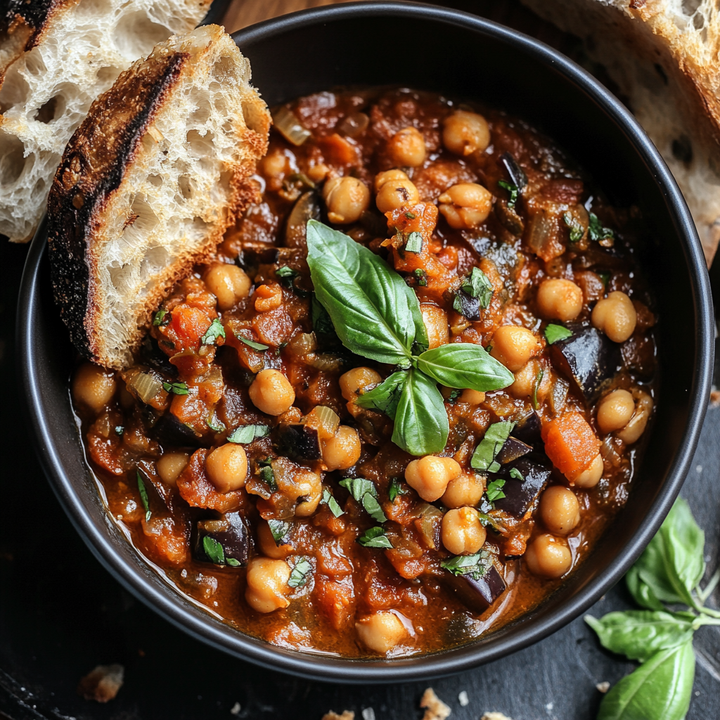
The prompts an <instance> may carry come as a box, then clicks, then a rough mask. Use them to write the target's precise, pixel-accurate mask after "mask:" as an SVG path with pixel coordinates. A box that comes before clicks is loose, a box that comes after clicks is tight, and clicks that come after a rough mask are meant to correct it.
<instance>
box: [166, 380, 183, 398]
mask: <svg viewBox="0 0 720 720" xmlns="http://www.w3.org/2000/svg"><path fill="white" fill-rule="evenodd" d="M162 386H163V389H164V390H165V392H169V393H172V394H173V395H187V394H188V392H189V391H188V386H187V384H186V383H184V382H173V383H169V382H164V383H163V384H162Z"/></svg>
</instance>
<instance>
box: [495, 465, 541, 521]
mask: <svg viewBox="0 0 720 720" xmlns="http://www.w3.org/2000/svg"><path fill="white" fill-rule="evenodd" d="M512 468H514V469H516V470H517V471H518V472H519V473H520V474H521V475H522V476H523V479H522V480H518V479H517V478H514V477H510V469H511V467H510V466H505V468H503V473H502V477H503V479H504V480H505V485H503V488H502V491H503V492H504V493H505V497H504V498H500V500H496V501H495V503H494V504H495V509H496V510H502V511H504V512H506V513H508V514H509V515H513V516H514V517H516V518H522V517H523V516H524V515H525V514H526V513H527V512H528V511H529V510H530V509H531V508H532V507H533V504H534V503H535V500H537V497H538V495H540V493H541V492H542V491H543V490H544V489H545V486H546V485H547V484H548V481H549V480H550V476H551V475H552V470H551V469H550V467H549V466H548V465H547V464H545V463H544V462H542V461H540V460H539V459H536V458H534V457H527V456H525V457H522V458H520V459H519V460H517V461H516V462H514V463H513V464H512Z"/></svg>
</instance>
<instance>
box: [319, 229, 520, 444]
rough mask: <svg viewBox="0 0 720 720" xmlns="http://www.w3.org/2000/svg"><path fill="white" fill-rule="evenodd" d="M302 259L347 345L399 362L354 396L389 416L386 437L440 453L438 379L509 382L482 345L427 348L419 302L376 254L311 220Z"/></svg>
mask: <svg viewBox="0 0 720 720" xmlns="http://www.w3.org/2000/svg"><path fill="white" fill-rule="evenodd" d="M307 243H308V265H309V267H310V275H311V277H312V281H313V285H314V287H315V297H316V298H317V300H318V301H319V302H320V303H321V305H322V306H323V307H324V308H325V310H326V311H327V313H328V315H329V317H330V320H331V321H332V324H333V327H334V328H335V332H336V333H337V335H338V337H339V338H340V340H341V342H342V343H343V345H345V347H346V348H347V349H348V350H350V351H351V352H353V353H356V354H357V355H362V356H363V357H366V358H369V359H371V360H376V361H377V362H381V363H386V364H388V365H394V366H395V367H397V368H399V370H398V371H396V372H394V373H393V374H392V375H390V377H388V378H387V379H386V380H385V381H384V382H383V383H382V384H381V385H379V386H378V387H377V388H374V389H373V390H372V391H370V392H368V393H365V394H364V395H363V396H361V397H359V398H358V399H357V403H358V405H360V406H361V407H367V408H372V409H375V410H379V411H381V412H384V413H386V414H387V415H388V416H389V417H390V418H392V419H394V420H395V428H394V431H393V436H392V441H393V442H394V443H395V444H396V445H398V446H399V447H400V448H402V449H403V450H406V451H407V452H409V453H410V454H411V455H428V454H431V453H436V452H440V451H441V450H442V449H443V448H444V447H445V444H446V442H447V438H448V433H449V425H448V418H447V412H446V411H445V404H444V401H443V398H442V395H441V394H440V391H439V390H438V388H437V385H436V383H437V382H440V383H442V384H443V385H446V386H448V387H453V388H459V389H466V388H472V389H473V390H479V391H481V392H487V391H490V390H498V389H500V388H503V387H507V386H508V385H510V384H512V383H513V382H514V379H515V378H514V376H513V374H512V373H511V372H510V371H509V370H508V369H507V368H505V367H504V366H503V365H502V364H501V363H499V362H498V361H497V360H495V358H493V357H491V356H490V355H489V354H488V353H487V352H486V351H485V350H484V348H482V347H481V346H480V345H474V344H472V343H452V344H448V345H444V346H442V347H439V348H435V349H433V350H428V338H427V331H426V329H425V324H424V323H423V319H422V315H421V313H420V303H419V302H418V299H417V296H416V295H415V293H414V292H413V290H412V289H410V288H409V287H408V285H407V284H406V283H405V281H404V280H403V279H402V277H400V275H399V274H398V273H396V272H395V271H394V270H393V269H392V268H391V267H390V266H389V265H388V264H387V263H386V262H385V261H384V260H383V259H382V258H380V257H378V256H377V255H375V253H373V252H372V251H370V250H368V249H367V248H366V247H364V246H362V245H360V244H359V243H357V242H355V241H354V240H352V239H351V238H349V237H348V236H347V235H344V234H343V233H341V232H338V231H337V230H333V229H332V228H329V227H327V226H326V225H323V224H322V223H319V222H317V221H315V220H310V221H308V225H307Z"/></svg>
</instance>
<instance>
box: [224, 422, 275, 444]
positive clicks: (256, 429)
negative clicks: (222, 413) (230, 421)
mask: <svg viewBox="0 0 720 720" xmlns="http://www.w3.org/2000/svg"><path fill="white" fill-rule="evenodd" d="M269 434H270V428H269V427H268V426H267V425H241V426H240V427H239V428H237V429H236V430H234V431H233V432H232V433H231V434H230V435H228V439H227V440H228V442H231V443H237V444H238V445H248V444H249V443H251V442H252V441H253V440H256V439H257V438H264V437H267V436H268V435H269Z"/></svg>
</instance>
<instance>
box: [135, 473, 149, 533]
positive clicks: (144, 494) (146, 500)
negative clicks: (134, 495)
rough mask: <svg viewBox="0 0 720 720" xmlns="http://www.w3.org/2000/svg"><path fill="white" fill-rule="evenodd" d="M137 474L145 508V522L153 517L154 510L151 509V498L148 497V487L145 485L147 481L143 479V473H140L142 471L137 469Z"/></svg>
mask: <svg viewBox="0 0 720 720" xmlns="http://www.w3.org/2000/svg"><path fill="white" fill-rule="evenodd" d="M135 472H136V474H137V486H138V492H139V493H140V500H141V502H142V506H143V508H144V510H145V522H147V521H148V520H150V518H151V517H152V511H151V510H150V500H149V498H148V494H147V488H146V487H145V482H144V481H143V479H142V475H140V471H139V470H136V471H135Z"/></svg>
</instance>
